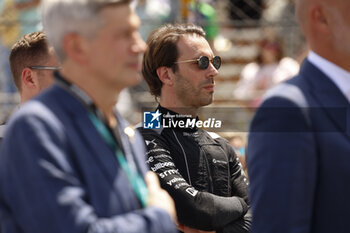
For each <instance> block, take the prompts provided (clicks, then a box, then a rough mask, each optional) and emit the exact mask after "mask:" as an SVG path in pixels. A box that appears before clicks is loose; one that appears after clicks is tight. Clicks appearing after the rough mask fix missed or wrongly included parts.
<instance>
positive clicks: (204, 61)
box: [175, 56, 221, 70]
mask: <svg viewBox="0 0 350 233" xmlns="http://www.w3.org/2000/svg"><path fill="white" fill-rule="evenodd" d="M209 61H210V62H211V63H212V64H213V66H214V67H215V69H217V70H218V69H219V68H220V66H221V57H219V56H215V57H213V59H211V60H210V59H209V58H208V57H207V56H201V57H199V58H198V59H194V60H186V61H178V62H175V64H178V63H188V62H195V63H197V64H198V66H199V68H200V69H202V70H205V69H207V68H208V67H209Z"/></svg>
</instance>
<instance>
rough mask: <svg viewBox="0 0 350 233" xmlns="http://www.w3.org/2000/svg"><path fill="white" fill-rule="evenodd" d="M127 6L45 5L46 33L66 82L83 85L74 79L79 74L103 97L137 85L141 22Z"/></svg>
mask: <svg viewBox="0 0 350 233" xmlns="http://www.w3.org/2000/svg"><path fill="white" fill-rule="evenodd" d="M130 3H131V1H130V0H79V1H77V0H46V1H44V4H43V7H42V8H43V23H44V28H45V30H46V33H47V35H48V40H49V42H50V43H51V44H52V45H53V47H54V48H55V50H56V53H57V55H58V57H59V59H60V61H61V62H62V68H63V70H62V72H63V74H64V75H65V76H67V77H66V78H68V79H70V81H72V82H76V83H79V84H78V85H80V84H82V83H83V81H82V80H79V81H78V79H79V77H78V75H76V74H75V73H80V74H81V75H85V77H86V78H85V80H84V81H86V82H91V85H93V84H92V82H95V83H94V84H98V86H101V88H102V87H103V89H105V90H106V92H108V91H109V90H110V91H114V90H118V91H120V90H121V89H123V88H124V87H127V86H131V85H135V84H137V83H138V82H139V81H140V76H139V72H140V64H139V60H140V59H139V54H140V53H142V52H143V51H144V49H145V44H144V42H143V40H142V39H141V37H140V35H139V33H138V28H139V26H140V20H139V18H138V17H137V15H136V14H135V12H134V11H133V9H132V7H131V6H130ZM68 70H69V71H68ZM65 71H67V72H66V73H65ZM72 79H73V80H72ZM84 83H85V82H84ZM85 84H86V83H85ZM96 88H97V87H96Z"/></svg>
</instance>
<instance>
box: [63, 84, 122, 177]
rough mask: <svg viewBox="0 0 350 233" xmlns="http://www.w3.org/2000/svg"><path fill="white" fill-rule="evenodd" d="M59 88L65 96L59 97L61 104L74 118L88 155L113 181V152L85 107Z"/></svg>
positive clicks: (114, 166) (114, 160) (114, 169)
mask: <svg viewBox="0 0 350 233" xmlns="http://www.w3.org/2000/svg"><path fill="white" fill-rule="evenodd" d="M61 90H62V92H63V93H64V95H65V96H66V99H65V100H64V101H63V98H61V100H62V101H63V102H62V104H63V106H64V108H66V110H67V111H68V112H69V114H70V115H71V116H72V117H74V118H75V120H74V121H73V122H74V123H75V124H76V127H77V128H78V130H79V132H80V135H79V136H80V138H81V140H85V141H86V144H85V145H87V146H88V148H87V150H88V151H89V152H90V153H89V156H92V157H93V158H94V160H95V161H96V164H97V165H98V166H100V168H101V171H102V172H103V173H104V174H105V176H106V178H107V179H108V180H109V181H113V180H114V178H115V173H116V169H117V166H116V164H117V161H116V158H115V157H114V152H113V151H112V149H111V148H110V147H109V146H108V145H107V143H106V142H105V141H104V139H103V138H102V136H101V135H100V134H99V132H98V131H97V129H96V128H95V126H94V125H93V123H92V122H91V120H90V118H89V117H88V112H87V109H86V108H85V107H84V106H83V105H82V104H81V103H80V102H79V101H78V100H77V99H76V98H75V97H73V96H72V95H71V94H70V93H68V92H67V91H66V90H63V89H61ZM60 96H62V95H60ZM65 103H69V104H65ZM86 156H88V155H86ZM112 183H113V182H112Z"/></svg>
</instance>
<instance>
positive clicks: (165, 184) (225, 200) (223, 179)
mask: <svg viewBox="0 0 350 233" xmlns="http://www.w3.org/2000/svg"><path fill="white" fill-rule="evenodd" d="M157 110H159V111H160V113H162V115H163V116H162V118H164V117H165V115H166V116H168V117H167V119H169V116H170V115H172V116H176V115H177V114H176V113H174V112H172V111H170V110H168V109H165V108H163V107H161V106H159V107H158V108H157ZM162 118H161V119H162ZM189 119H192V118H189ZM172 120H173V121H176V122H179V121H186V120H187V117H176V118H172ZM196 120H198V118H197V119H196ZM139 130H140V131H141V133H142V135H143V137H144V138H145V142H146V145H147V150H148V152H147V157H148V160H147V163H148V164H149V165H150V168H151V170H152V171H154V172H156V173H157V174H158V176H159V177H160V183H161V186H162V188H164V189H165V190H167V191H168V192H169V194H170V195H171V196H172V198H173V199H174V201H175V206H176V211H177V216H178V221H179V222H180V223H182V224H184V225H186V226H189V227H192V228H196V229H200V230H205V231H212V230H216V231H217V232H232V233H235V232H237V233H239V232H248V231H249V228H250V223H251V214H250V211H248V191H247V180H246V178H245V177H244V175H243V173H242V169H241V165H240V163H239V160H238V158H237V156H236V154H235V153H234V151H233V149H232V147H231V146H230V145H229V143H228V142H227V140H225V139H223V138H220V137H219V138H213V137H212V136H210V134H209V133H208V132H206V131H205V130H202V129H200V128H197V127H193V128H180V127H177V126H174V125H172V127H170V128H165V127H162V128H161V129H144V128H139ZM247 211H248V212H247Z"/></svg>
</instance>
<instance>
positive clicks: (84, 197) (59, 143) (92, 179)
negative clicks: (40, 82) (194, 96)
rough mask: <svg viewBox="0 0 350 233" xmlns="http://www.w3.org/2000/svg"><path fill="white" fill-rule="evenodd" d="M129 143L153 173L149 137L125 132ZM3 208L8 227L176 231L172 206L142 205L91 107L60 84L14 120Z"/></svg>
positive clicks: (0, 196) (0, 163) (66, 232)
mask: <svg viewBox="0 0 350 233" xmlns="http://www.w3.org/2000/svg"><path fill="white" fill-rule="evenodd" d="M119 126H120V127H122V128H125V127H126V122H124V121H123V120H121V121H120V122H119ZM125 139H126V140H125ZM122 141H123V148H131V150H132V151H133V154H134V157H135V160H136V164H137V165H138V167H139V168H140V170H141V171H142V173H145V172H146V170H147V168H146V164H145V150H144V142H143V140H142V139H141V136H140V135H139V134H137V133H136V135H135V137H134V140H133V141H132V142H130V141H129V140H128V136H126V135H122ZM129 143H130V146H129V145H127V144H129ZM0 211H1V212H0V213H1V224H0V225H1V227H2V230H3V231H2V233H7V232H11V233H12V232H25V233H31V232H33V233H34V232H35V233H56V232H57V233H58V232H61V233H70V232H72V233H73V232H74V233H75V232H101V233H108V232H135V233H136V232H137V233H140V232H159V233H163V232H176V230H175V228H174V225H173V223H172V222H171V219H170V217H169V215H168V214H167V213H166V212H165V211H164V210H162V209H159V208H154V207H148V208H144V209H142V208H141V206H140V203H139V201H138V199H137V197H136V195H135V194H134V192H133V191H132V189H131V187H130V185H129V183H128V181H127V178H126V176H125V174H124V172H123V171H122V169H121V168H120V167H119V165H118V163H117V160H116V157H115V155H114V152H113V151H112V149H111V148H110V147H109V146H108V145H107V143H106V142H105V141H104V140H103V138H102V137H101V136H100V134H99V133H98V132H97V130H96V128H95V126H94V125H93V124H92V122H91V120H90V119H89V117H88V114H87V110H86V109H85V108H84V107H83V105H82V104H81V103H80V102H79V101H78V100H77V99H76V98H75V97H73V96H72V95H71V94H70V93H68V92H67V91H65V90H63V89H62V88H60V87H58V86H56V85H54V86H53V87H52V88H51V89H50V90H48V91H47V92H45V93H43V94H42V95H40V96H39V97H37V98H36V99H35V100H33V101H29V102H28V103H27V104H25V105H24V106H23V107H22V108H21V109H20V110H19V111H18V112H17V113H16V114H15V116H14V117H13V118H12V119H11V120H10V122H9V124H8V128H7V131H6V134H5V137H4V140H3V144H2V148H1V152H0Z"/></svg>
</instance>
